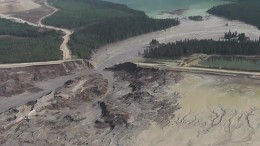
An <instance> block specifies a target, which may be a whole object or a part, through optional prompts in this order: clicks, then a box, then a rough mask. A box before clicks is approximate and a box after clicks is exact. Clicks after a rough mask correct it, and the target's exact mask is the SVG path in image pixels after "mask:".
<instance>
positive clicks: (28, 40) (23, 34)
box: [0, 19, 62, 63]
mask: <svg viewBox="0 0 260 146" xmlns="http://www.w3.org/2000/svg"><path fill="white" fill-rule="evenodd" d="M61 42H62V38H61V32H56V31H53V30H47V29H43V28H37V27H33V26H30V25H28V24H20V23H16V22H12V21H10V20H6V19H0V63H21V62H37V61H50V60H59V59H62V52H61V51H60V50H59V48H60V44H61Z"/></svg>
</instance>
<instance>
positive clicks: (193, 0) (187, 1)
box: [107, 0, 227, 17]
mask: <svg viewBox="0 0 260 146" xmlns="http://www.w3.org/2000/svg"><path fill="white" fill-rule="evenodd" d="M107 1H110V2H114V3H120V4H126V5H127V6H129V7H130V8H133V9H137V10H142V11H144V12H145V13H146V14H147V15H149V16H151V17H160V15H159V14H160V13H161V12H163V11H171V12H172V11H174V10H178V9H188V10H187V11H185V12H184V13H183V14H182V15H181V16H183V17H186V16H195V15H206V14H207V13H206V11H207V10H208V9H209V8H211V7H213V6H216V5H220V4H224V3H227V1H223V0H107Z"/></svg>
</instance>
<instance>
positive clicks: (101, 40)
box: [44, 0, 179, 58]
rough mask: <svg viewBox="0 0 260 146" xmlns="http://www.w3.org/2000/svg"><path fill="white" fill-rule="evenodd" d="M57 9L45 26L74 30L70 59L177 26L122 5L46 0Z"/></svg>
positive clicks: (172, 20)
mask: <svg viewBox="0 0 260 146" xmlns="http://www.w3.org/2000/svg"><path fill="white" fill-rule="evenodd" d="M48 2H49V3H51V4H52V5H53V6H55V7H57V8H59V9H60V11H58V12H57V13H55V14H54V15H52V16H50V17H48V18H47V19H45V21H44V22H45V23H46V24H48V25H54V26H57V27H64V28H69V29H73V30H74V34H73V35H72V36H71V39H70V42H69V46H70V49H71V51H72V54H73V55H74V56H77V57H79V58H90V57H91V52H92V50H94V49H97V48H99V47H100V46H102V45H105V44H109V43H112V42H115V41H118V40H122V39H126V38H129V37H132V36H136V35H139V34H143V33H148V32H152V31H157V30H162V29H166V28H169V27H171V26H175V25H178V24H179V22H178V21H177V20H175V19H165V20H160V19H152V18H149V17H148V16H146V15H145V13H144V12H141V11H137V10H133V9H130V8H128V7H127V6H125V5H121V4H114V3H111V2H105V1H99V0H48Z"/></svg>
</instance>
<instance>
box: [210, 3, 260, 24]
mask: <svg viewBox="0 0 260 146" xmlns="http://www.w3.org/2000/svg"><path fill="white" fill-rule="evenodd" d="M208 13H210V14H214V15H217V16H223V17H226V18H229V19H234V20H241V21H244V22H246V23H249V24H252V25H255V26H257V27H258V28H259V29H260V19H259V18H260V1H259V0H238V1H236V2H234V3H230V4H225V5H220V6H216V7H213V8H211V9H210V10H208Z"/></svg>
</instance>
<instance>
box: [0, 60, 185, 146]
mask: <svg viewBox="0 0 260 146" xmlns="http://www.w3.org/2000/svg"><path fill="white" fill-rule="evenodd" d="M128 65H130V64H128ZM128 65H126V67H127V66H128ZM130 66H131V67H130V68H128V67H127V69H125V68H124V67H125V66H124V65H120V67H117V66H115V68H116V70H114V71H113V72H114V77H115V82H114V83H112V86H113V87H114V88H113V90H108V80H107V79H104V78H103V76H102V75H101V74H97V73H94V74H90V75H84V76H81V77H77V78H75V79H74V80H69V81H67V82H65V84H64V85H63V87H60V88H58V89H56V90H54V91H53V92H51V93H48V94H46V95H45V96H43V97H42V98H40V99H38V100H37V101H31V102H28V103H27V104H26V105H24V106H21V107H17V108H15V109H10V110H9V111H6V112H4V113H2V114H1V116H0V145H3V146H8V145H17V144H20V145H39V146H41V145H100V146H108V145H131V143H132V140H133V138H134V137H135V136H137V135H138V134H139V133H140V132H141V131H143V130H145V129H146V128H148V127H149V125H150V123H151V122H156V123H158V125H160V126H162V127H164V126H165V125H167V124H169V121H170V120H171V119H172V118H173V117H174V116H175V114H174V113H175V111H176V110H178V109H179V108H180V107H179V106H178V102H177V101H178V98H179V97H180V96H179V94H177V93H174V94H167V93H166V92H165V93H164V91H163V90H164V89H165V88H167V87H168V85H172V84H176V82H178V81H179V80H180V79H181V75H180V74H179V73H176V72H170V71H162V70H157V69H145V68H139V67H137V66H136V65H133V64H132V65H130ZM108 91H110V92H108ZM107 92H108V93H107Z"/></svg>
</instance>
